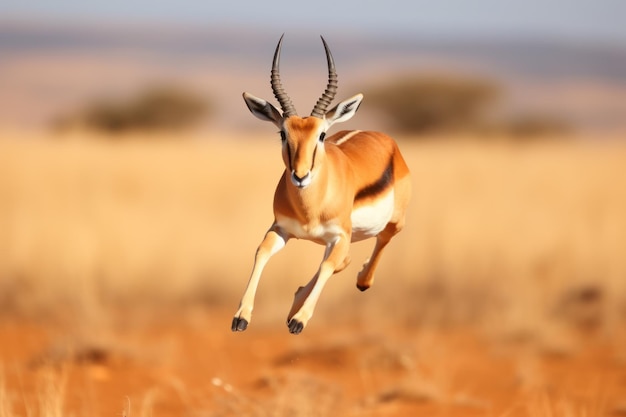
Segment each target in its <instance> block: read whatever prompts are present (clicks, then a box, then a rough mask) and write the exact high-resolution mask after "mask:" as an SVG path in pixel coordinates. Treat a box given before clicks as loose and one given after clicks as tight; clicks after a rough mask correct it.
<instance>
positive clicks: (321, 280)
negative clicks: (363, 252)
mask: <svg viewBox="0 0 626 417" xmlns="http://www.w3.org/2000/svg"><path fill="white" fill-rule="evenodd" d="M349 248H350V237H349V236H347V235H341V237H339V239H338V240H337V241H336V242H335V243H330V244H328V246H327V247H326V252H325V253H324V260H323V261H322V263H321V265H320V267H319V269H318V271H317V273H316V274H315V276H314V277H313V279H311V281H309V283H308V284H307V285H306V286H304V287H300V288H299V289H298V291H296V294H295V297H294V300H293V305H292V306H291V311H290V312H289V316H288V317H287V326H288V327H289V332H290V333H293V334H299V333H300V332H301V331H302V329H304V327H305V326H306V324H307V323H308V321H309V320H310V319H311V317H312V316H313V311H314V310H315V305H316V304H317V300H318V299H319V297H320V294H321V293H322V289H323V288H324V285H326V281H328V278H330V277H331V276H332V275H333V274H334V273H335V271H336V270H337V269H338V268H339V267H341V266H344V263H345V260H346V257H347V255H348V250H349Z"/></svg>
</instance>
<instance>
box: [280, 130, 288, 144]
mask: <svg viewBox="0 0 626 417" xmlns="http://www.w3.org/2000/svg"><path fill="white" fill-rule="evenodd" d="M280 140H281V141H282V142H284V141H286V140H287V134H286V133H285V131H284V130H281V131H280Z"/></svg>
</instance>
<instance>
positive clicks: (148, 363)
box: [0, 309, 626, 417]
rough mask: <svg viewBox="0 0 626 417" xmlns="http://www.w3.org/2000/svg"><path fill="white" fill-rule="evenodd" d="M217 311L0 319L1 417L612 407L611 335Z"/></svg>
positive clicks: (617, 409)
mask: <svg viewBox="0 0 626 417" xmlns="http://www.w3.org/2000/svg"><path fill="white" fill-rule="evenodd" d="M231 314H232V312H231V311H229V310H228V311H227V310H221V309H219V310H215V311H214V310H207V309H203V310H202V311H200V312H195V313H193V314H186V315H184V317H183V316H181V317H177V318H172V317H171V316H170V317H169V318H168V319H165V318H164V319H163V320H150V323H151V324H146V323H145V322H142V323H141V324H139V323H138V322H134V321H133V320H130V319H128V320H120V321H119V323H117V324H115V325H108V326H102V328H103V330H100V329H97V328H96V327H97V326H96V327H93V328H80V326H77V325H68V324H64V325H61V324H59V323H58V322H54V323H46V322H42V321H32V320H25V319H15V318H7V317H5V318H3V319H2V320H0V341H1V342H0V361H1V362H0V372H2V373H3V376H4V385H5V386H4V387H3V388H2V392H0V402H2V398H3V396H4V402H5V403H4V404H0V406H2V407H0V409H4V410H5V411H4V413H3V414H2V416H3V417H4V416H13V415H20V416H22V415H29V416H30V415H35V416H36V415H50V416H56V415H58V416H61V415H64V416H80V415H85V416H120V415H123V416H144V415H150V416H155V417H157V416H158V417H167V416H184V415H188V416H195V415H202V416H230V415H233V416H235V415H236V416H266V415H270V416H326V415H328V416H330V415H342V416H345V415H347V416H351V415H354V416H379V415H380V416H383V415H384V416H408V415H449V416H487V415H488V416H559V415H565V416H579V415H580V416H583V415H584V416H619V415H626V348H624V346H623V345H621V344H619V343H617V342H616V337H615V335H606V334H588V335H586V337H583V338H577V339H576V342H575V343H573V344H570V345H568V347H567V348H563V349H560V350H558V349H547V348H545V347H540V346H538V345H537V344H536V343H533V342H530V341H528V340H503V339H501V338H497V337H493V336H489V335H488V332H484V331H479V330H477V329H473V330H472V329H467V328H448V329H442V328H435V329H433V328H425V327H419V326H409V325H407V324H396V325H390V324H387V323H382V322H381V323H377V324H374V325H372V326H370V325H368V323H365V322H358V321H356V322H355V323H349V322H348V321H345V322H341V323H340V324H337V325H333V323H330V322H327V321H325V320H324V319H323V318H322V319H320V320H317V321H316V320H315V318H314V320H313V321H312V322H311V324H310V326H309V327H308V328H307V329H305V331H304V332H303V334H301V335H299V336H293V335H291V334H289V333H288V332H287V328H286V327H285V326H284V324H283V323H278V322H276V323H261V324H259V325H256V326H255V323H252V325H251V327H250V328H249V329H248V330H247V331H246V332H244V333H238V334H234V333H231V331H230V329H229V326H230V317H231ZM172 316H176V315H175V314H173V315H172ZM105 328H106V329H105ZM0 376H1V375H0ZM1 382H2V379H1V378H0V387H2V384H1ZM55 410H56V411H55Z"/></svg>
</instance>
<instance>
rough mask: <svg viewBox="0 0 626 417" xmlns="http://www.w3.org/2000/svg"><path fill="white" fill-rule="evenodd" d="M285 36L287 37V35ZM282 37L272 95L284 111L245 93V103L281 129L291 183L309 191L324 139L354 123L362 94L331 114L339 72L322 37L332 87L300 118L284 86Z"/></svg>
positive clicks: (319, 162)
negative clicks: (342, 125)
mask: <svg viewBox="0 0 626 417" xmlns="http://www.w3.org/2000/svg"><path fill="white" fill-rule="evenodd" d="M283 36H284V35H283ZM283 36H281V37H280V40H279V41H278V45H277V46H276V51H275V52H274V60H273V63H272V75H271V85H272V92H273V93H274V96H275V97H276V99H277V100H278V103H279V104H280V108H281V110H282V112H281V111H280V110H278V109H277V108H276V107H274V105H272V104H271V103H269V102H267V101H266V100H263V99H261V98H258V97H255V96H253V95H252V94H249V93H243V99H244V100H245V102H246V105H247V106H248V109H250V112H252V114H253V115H255V116H256V117H258V118H259V119H261V120H265V121H270V122H272V123H274V125H276V127H278V129H279V131H280V137H281V142H282V148H283V151H282V152H283V161H284V162H285V168H286V169H287V170H288V172H289V173H290V174H291V176H290V178H291V182H292V184H293V185H294V186H296V187H298V188H299V189H303V188H306V187H308V186H309V185H310V184H311V183H312V182H313V180H314V179H315V176H316V173H317V172H319V169H321V167H322V165H323V161H324V156H325V151H324V137H325V136H326V131H327V130H328V129H329V128H330V127H331V126H332V125H333V124H335V123H339V122H344V121H346V120H348V119H350V118H351V117H352V116H353V115H354V114H355V113H356V111H357V109H358V108H359V105H360V104H361V100H362V99H363V95H362V94H357V95H355V96H354V97H351V98H349V99H347V100H345V101H342V102H341V103H339V104H337V105H336V106H335V107H333V108H332V109H331V110H328V111H327V108H328V106H329V105H330V104H331V102H332V101H333V99H334V98H335V94H336V93H337V72H336V70H335V63H334V61H333V56H332V55H331V53H330V49H329V48H328V44H326V41H325V40H324V38H323V37H322V43H323V44H324V49H325V51H326V61H327V62H328V85H327V86H326V90H325V91H324V93H323V94H322V96H321V97H320V98H319V100H318V101H317V103H316V104H315V106H314V107H313V111H312V112H311V115H310V116H305V117H300V116H298V113H297V112H296V109H295V107H294V105H293V103H292V102H291V99H290V98H289V95H287V93H286V92H285V90H284V89H283V87H282V84H281V82H280V71H279V64H280V50H281V45H282V42H283Z"/></svg>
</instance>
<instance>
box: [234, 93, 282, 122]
mask: <svg viewBox="0 0 626 417" xmlns="http://www.w3.org/2000/svg"><path fill="white" fill-rule="evenodd" d="M243 99H244V101H245V102H246V106H248V109H249V110H250V112H251V113H252V114H254V115H255V116H256V117H258V118H259V119H261V120H265V121H268V122H272V123H274V124H275V125H276V127H278V128H279V129H280V128H281V126H282V122H283V116H282V115H281V114H280V112H279V111H278V109H277V108H276V107H274V106H273V105H272V104H271V103H268V102H267V101H265V100H263V99H262V98H258V97H255V96H253V95H252V94H248V93H243Z"/></svg>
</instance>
